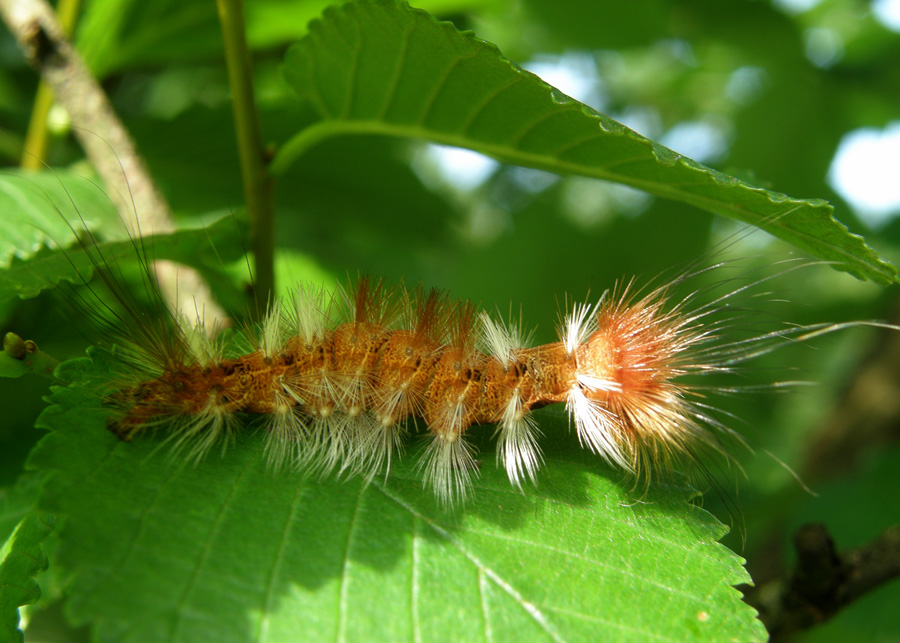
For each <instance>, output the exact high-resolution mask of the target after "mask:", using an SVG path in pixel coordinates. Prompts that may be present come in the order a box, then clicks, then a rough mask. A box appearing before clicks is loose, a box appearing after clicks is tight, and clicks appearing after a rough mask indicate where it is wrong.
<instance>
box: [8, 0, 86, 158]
mask: <svg viewBox="0 0 900 643" xmlns="http://www.w3.org/2000/svg"><path fill="white" fill-rule="evenodd" d="M80 7H81V0H60V1H59V4H58V5H57V6H56V14H57V16H58V20H59V25H60V28H61V29H62V31H63V33H65V34H66V36H69V37H71V35H72V32H73V31H74V30H75V21H76V19H77V17H78V10H79V8H80ZM52 106H53V90H52V89H50V86H49V85H47V83H46V82H45V81H44V80H43V79H41V81H40V82H39V83H38V88H37V93H36V94H35V97H34V106H33V107H32V110H31V120H30V122H29V123H28V133H27V134H26V135H25V152H24V153H23V154H22V163H21V165H22V167H23V168H24V169H26V170H40V169H42V167H43V164H44V163H45V162H46V160H47V139H48V133H47V118H48V116H49V114H50V108H51V107H52Z"/></svg>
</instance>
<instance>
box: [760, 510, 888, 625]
mask: <svg viewBox="0 0 900 643" xmlns="http://www.w3.org/2000/svg"><path fill="white" fill-rule="evenodd" d="M794 548H795V549H796V551H797V566H796V569H795V570H794V572H793V574H791V575H790V576H789V577H785V578H780V579H776V580H774V581H771V582H768V583H764V584H761V585H760V586H758V587H754V588H750V589H749V590H748V591H747V592H746V594H745V599H746V600H747V602H748V603H750V604H751V605H753V606H755V607H756V608H757V609H758V610H759V613H760V618H761V619H762V621H763V623H765V625H766V628H767V629H768V631H769V634H770V635H771V637H772V640H773V641H774V640H776V639H779V638H782V637H784V636H785V635H787V634H789V633H791V632H794V631H797V630H800V629H805V628H808V627H811V626H813V625H816V624H818V623H822V622H824V621H827V620H828V619H830V618H831V617H832V616H834V615H835V614H836V613H837V612H839V611H840V610H842V609H843V608H844V607H846V606H847V605H849V604H850V603H852V602H853V601H855V600H856V599H857V598H859V597H860V596H863V595H864V594H866V593H867V592H869V591H871V590H872V589H874V588H876V587H878V586H880V585H882V584H883V583H885V582H887V581H889V580H891V579H892V578H895V577H897V576H900V524H898V525H894V526H892V527H889V528H888V529H886V530H885V531H884V532H883V533H882V534H881V535H880V536H878V537H877V538H875V539H874V540H872V541H871V542H869V543H866V544H865V545H863V546H861V547H858V548H857V549H853V550H850V551H848V552H845V553H844V554H839V553H838V552H837V550H836V548H835V545H834V540H833V539H832V537H831V535H830V534H829V533H828V530H827V529H826V527H825V526H824V525H822V524H818V523H814V524H808V525H804V526H803V527H801V528H800V529H798V530H797V532H796V534H795V535H794Z"/></svg>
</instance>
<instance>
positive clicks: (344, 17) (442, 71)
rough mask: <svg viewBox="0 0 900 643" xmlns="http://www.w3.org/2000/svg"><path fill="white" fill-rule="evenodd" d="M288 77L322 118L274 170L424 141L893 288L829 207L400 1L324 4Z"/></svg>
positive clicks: (287, 68) (296, 50)
mask: <svg viewBox="0 0 900 643" xmlns="http://www.w3.org/2000/svg"><path fill="white" fill-rule="evenodd" d="M284 76H285V78H286V80H287V82H288V83H289V84H290V85H291V87H292V88H293V89H294V91H295V92H296V93H297V94H298V96H299V97H300V98H301V99H302V100H304V101H306V102H307V103H308V104H309V105H311V106H312V107H313V108H314V109H315V110H316V111H317V112H318V114H319V116H320V119H321V120H319V121H318V122H316V123H314V124H313V125H311V126H308V127H305V128H304V129H302V130H301V131H300V132H299V133H297V134H296V135H295V136H294V138H292V139H291V140H290V141H288V143H286V144H285V145H284V147H283V148H282V149H281V151H280V152H279V154H278V156H276V158H275V160H274V162H273V164H272V168H273V171H275V172H283V171H285V170H286V169H287V168H288V167H289V166H290V165H291V164H292V163H294V161H295V159H296V158H297V156H299V155H301V154H303V153H304V152H305V151H306V150H307V149H308V148H309V147H311V146H313V145H315V144H317V143H318V142H319V141H321V140H322V139H324V138H327V137H331V136H337V135H347V134H364V133H368V134H386V135H392V136H405V137H415V138H424V139H428V140H431V141H435V142H439V143H444V144H448V145H456V146H460V147H467V148H471V149H473V150H476V151H478V152H482V153H484V154H487V155H489V156H493V157H495V158H497V159H499V160H501V161H503V162H506V163H512V164H516V165H524V166H528V167H534V168H538V169H542V170H547V171H550V172H556V173H565V174H580V175H584V176H590V177H594V178H600V179H606V180H611V181H616V182H619V183H624V184H626V185H630V186H633V187H636V188H639V189H641V190H645V191H647V192H650V193H651V194H655V195H657V196H661V197H665V198H668V199H675V200H679V201H683V202H685V203H689V204H691V205H694V206H696V207H699V208H703V209H705V210H709V211H711V212H714V213H716V214H719V215H723V216H727V217H731V218H734V219H737V220H739V221H742V222H745V223H749V224H752V225H755V226H759V227H761V228H763V229H764V230H766V231H768V232H770V233H772V234H773V235H775V236H777V237H780V238H782V239H784V240H786V241H788V242H790V243H792V244H794V245H796V246H797V247H799V248H802V249H804V250H806V251H808V252H810V253H812V254H814V255H816V256H818V257H820V258H822V259H825V260H827V261H829V262H833V263H834V265H835V267H838V268H840V269H842V270H846V271H848V272H851V273H852V274H854V275H856V276H858V277H861V278H867V279H872V280H873V281H877V282H879V283H890V282H892V281H894V280H895V278H896V275H897V270H896V268H894V267H893V266H891V265H890V264H888V263H886V262H884V261H883V260H881V259H880V258H879V257H878V256H877V254H876V253H875V252H874V251H873V250H872V249H871V248H869V247H868V246H867V245H866V244H865V242H864V241H863V239H862V238H861V237H859V236H857V235H854V234H851V233H850V232H849V231H848V230H847V228H846V227H845V226H844V225H843V224H841V223H839V222H838V221H836V220H835V219H834V218H833V216H832V208H831V206H829V205H828V204H827V203H826V202H825V201H822V200H819V199H813V200H807V199H795V198H791V197H789V196H786V195H784V194H780V193H777V192H772V191H770V190H764V189H761V188H757V187H754V186H752V185H750V184H748V183H745V182H743V181H741V180H739V179H737V178H735V177H732V176H728V175H727V174H724V173H722V172H719V171H716V170H713V169H710V168H707V167H705V166H703V165H701V164H699V163H697V162H696V161H693V160H692V159H689V158H687V157H685V156H682V155H680V154H677V153H676V152H673V151H672V150H669V149H667V148H665V147H663V146H661V145H659V144H657V143H655V142H653V141H650V140H648V139H646V138H644V137H642V136H640V135H639V134H637V133H636V132H634V131H632V130H630V129H628V128H626V127H625V126H623V125H621V124H620V123H617V122H616V121H614V120H612V119H610V118H608V117H606V116H604V115H602V114H599V113H597V112H596V111H594V110H592V109H591V108H590V107H587V106H586V105H583V104H581V103H578V102H577V101H575V100H573V99H571V98H569V97H568V96H566V95H564V94H562V93H561V92H560V91H559V90H557V89H555V88H553V87H551V86H549V85H547V84H546V83H544V82H543V81H541V80H540V79H539V78H538V77H537V76H534V75H533V74H531V73H529V72H526V71H524V70H522V69H521V68H519V67H517V66H516V65H515V64H513V63H512V62H510V61H508V60H506V59H505V58H503V57H502V55H501V54H500V52H499V51H498V50H497V48H496V47H495V46H493V45H491V44H490V43H486V42H484V41H482V40H479V39H477V38H476V37H475V36H474V35H473V34H471V33H468V32H460V31H458V30H457V29H456V28H455V27H454V26H453V25H451V24H450V23H443V22H438V21H436V20H435V19H434V18H433V17H431V16H430V15H429V14H427V13H425V12H423V11H419V10H415V9H411V8H409V6H407V5H400V4H396V3H394V2H391V1H389V0H381V1H360V2H353V3H348V4H345V5H342V6H341V7H331V8H329V9H328V10H326V12H325V14H324V17H323V18H322V19H321V20H319V21H316V22H314V23H312V24H311V25H310V30H309V33H308V35H307V36H305V37H304V38H303V39H302V40H301V41H300V42H299V43H297V44H296V45H294V46H293V47H292V48H291V49H290V50H289V51H288V54H287V56H286V59H285V64H284Z"/></svg>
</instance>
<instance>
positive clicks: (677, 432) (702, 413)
mask: <svg viewBox="0 0 900 643" xmlns="http://www.w3.org/2000/svg"><path fill="white" fill-rule="evenodd" d="M135 247H136V248H137V249H138V252H139V254H141V253H146V249H144V248H143V247H142V246H141V245H140V244H138V243H136V244H135ZM86 249H88V250H89V248H87V247H86ZM143 259H144V261H143V265H144V266H145V271H146V273H147V274H146V275H145V277H146V278H147V282H148V284H152V276H153V275H152V270H151V269H150V268H149V266H150V263H151V262H149V261H147V260H146V259H147V257H146V254H143ZM94 261H95V263H96V264H97V265H98V266H102V265H103V263H104V261H103V257H102V255H100V256H96V257H95V259H94ZM723 265H724V264H716V265H713V266H710V267H706V268H701V269H694V270H693V271H691V270H686V271H684V272H683V273H681V274H680V275H678V276H676V277H675V278H674V279H670V280H668V281H665V282H663V283H661V284H660V285H657V286H655V287H648V288H646V289H644V290H642V289H640V288H638V287H637V285H636V283H635V281H633V280H632V281H627V282H622V283H621V284H619V285H617V286H615V287H613V288H612V289H610V290H608V291H607V292H605V293H604V294H603V296H601V297H600V298H599V299H598V300H597V301H595V302H593V303H588V302H585V303H575V304H573V305H571V306H570V307H569V309H568V310H567V311H566V312H565V313H564V314H563V315H562V317H561V321H560V323H559V325H558V328H557V333H556V334H557V338H556V341H555V342H552V343H547V344H543V345H537V346H530V345H529V344H530V343H531V342H530V334H529V333H527V332H525V331H524V327H523V324H522V321H521V320H514V319H512V318H509V319H506V320H504V319H502V318H501V317H500V316H496V315H491V314H489V313H488V312H486V311H484V310H478V309H477V307H476V306H475V305H474V304H472V303H471V302H467V301H454V300H452V299H451V298H450V297H449V296H448V295H447V293H445V292H442V291H440V290H437V289H428V290H426V289H424V288H422V287H417V288H411V289H409V288H406V287H405V286H404V285H403V284H398V285H393V286H392V285H388V284H387V283H386V282H384V281H383V280H380V279H376V278H373V277H370V276H362V277H360V278H358V279H357V280H355V281H350V282H348V283H347V285H346V286H345V287H343V288H341V289H340V290H339V291H338V292H337V293H336V294H334V295H329V294H327V293H326V292H325V291H324V290H322V289H318V288H316V287H313V286H310V285H301V286H299V287H298V288H297V289H296V291H295V292H294V294H293V296H292V297H291V298H290V299H288V300H287V301H284V302H275V303H273V304H271V305H270V306H269V307H268V310H267V312H266V313H265V315H264V317H263V319H262V321H260V322H259V323H258V324H256V325H251V326H247V327H245V328H244V331H243V332H242V333H240V335H241V337H242V339H241V341H239V342H237V344H238V345H239V346H240V345H242V347H241V348H237V347H233V348H231V349H227V348H226V346H225V342H223V341H222V340H221V338H217V337H216V336H215V333H212V334H211V333H209V332H208V329H207V324H205V323H204V321H203V319H202V316H200V318H199V319H197V320H195V321H189V320H188V319H187V317H186V316H185V315H184V314H183V313H182V311H179V310H177V309H173V308H169V307H164V313H163V315H162V317H161V319H159V320H156V321H154V322H152V323H147V321H146V320H142V319H141V315H140V314H139V313H138V312H137V311H136V310H135V308H134V306H133V305H131V304H128V297H127V294H126V293H125V292H123V290H122V288H121V287H119V285H118V284H117V283H116V281H115V279H114V278H112V277H110V276H107V277H106V279H107V283H108V284H109V285H110V286H111V287H112V288H113V290H114V291H116V292H117V293H118V296H119V298H120V300H122V301H123V303H125V304H126V305H125V310H126V311H127V312H126V313H118V312H116V313H115V314H114V317H113V320H112V322H109V321H106V322H101V324H102V325H103V326H104V328H105V330H106V334H107V335H108V336H110V338H111V339H112V340H113V342H112V343H114V344H116V349H115V350H114V351H113V352H112V353H111V354H112V355H113V361H114V363H115V364H116V365H117V368H116V374H115V375H114V377H113V378H112V379H111V381H110V382H109V383H108V386H107V388H106V389H105V391H104V395H103V400H104V403H105V405H106V407H107V409H108V411H109V427H110V429H111V430H112V431H113V433H115V434H116V435H117V436H118V437H119V438H120V439H122V440H125V441H130V440H132V439H135V438H138V437H140V436H143V435H144V434H147V433H159V434H161V440H162V442H163V443H166V444H171V445H172V447H173V449H174V452H175V453H181V454H184V455H186V456H187V457H188V458H189V459H191V460H193V461H200V460H202V459H203V458H204V457H205V456H206V455H207V454H208V453H209V452H210V451H211V450H213V449H214V448H217V447H218V446H222V448H225V447H227V444H228V443H229V442H230V441H231V440H232V439H233V438H234V436H235V435H236V432H237V431H239V430H242V429H243V428H244V427H246V426H247V422H245V421H244V420H243V419H242V418H243V417H245V416H258V417H260V418H262V421H261V423H260V424H261V425H262V429H263V432H264V434H265V440H264V444H265V446H264V449H265V456H266V459H267V461H268V463H269V464H270V465H271V467H272V468H273V469H275V470H278V469H281V468H284V467H296V468H301V469H308V470H311V471H315V472H320V473H328V472H332V471H338V472H341V473H349V474H356V475H360V476H362V477H363V478H365V479H368V480H371V479H372V478H373V477H375V476H376V475H384V476H387V475H389V471H390V465H391V462H392V459H393V458H394V457H396V456H397V454H398V453H399V452H400V451H401V450H402V447H403V445H404V444H405V443H406V442H408V440H407V438H408V435H409V434H411V433H413V432H415V431H416V429H419V432H421V433H422V434H424V435H425V436H426V439H427V445H426V447H425V448H424V449H423V450H422V452H421V456H420V461H419V469H420V470H421V472H422V476H423V481H424V484H425V485H426V486H428V487H431V488H432V489H433V491H434V493H435V495H436V497H437V499H438V500H439V501H440V502H441V503H443V504H445V505H451V506H452V505H454V504H457V503H461V502H463V501H464V500H465V498H466V497H467V495H468V494H469V492H470V490H471V487H472V482H473V479H474V477H475V476H476V475H477V472H478V461H477V459H476V455H477V454H476V453H475V450H474V448H473V446H472V444H471V443H470V441H469V440H468V438H467V431H468V430H469V428H470V427H471V426H472V425H476V424H493V425H495V427H496V429H495V433H494V437H495V439H496V444H497V447H496V454H497V459H498V462H499V464H500V465H502V466H503V467H504V468H505V470H506V473H507V476H508V478H509V481H510V483H511V484H512V485H513V486H514V487H516V488H517V489H520V490H521V489H522V488H523V485H524V484H525V483H526V482H536V481H537V479H538V470H539V468H540V465H541V449H540V440H541V439H542V437H543V436H542V434H541V431H540V428H539V427H538V425H537V423H536V422H535V420H534V418H533V416H532V415H531V412H532V411H534V410H536V409H539V408H541V407H544V406H547V405H551V404H563V405H565V408H566V410H567V412H568V415H569V418H570V424H571V425H573V426H574V430H575V432H576V434H577V437H578V440H579V442H580V444H581V445H582V446H583V447H584V448H586V449H588V450H590V451H591V452H593V453H595V454H597V455H599V456H600V457H601V458H602V459H604V460H605V461H606V462H608V463H609V464H610V465H612V466H613V467H615V468H618V469H621V470H623V471H625V472H627V473H628V474H631V475H632V476H633V477H634V479H635V480H644V481H645V482H646V481H649V479H650V477H651V476H652V473H653V472H654V471H657V470H668V469H670V468H671V467H672V466H673V465H674V463H675V462H677V461H678V460H679V459H683V458H687V459H689V460H690V459H693V458H694V457H695V453H696V452H697V451H698V450H700V449H702V448H710V449H712V450H715V451H719V452H723V448H722V447H721V445H720V437H721V436H722V435H732V436H735V437H737V438H738V439H740V438H739V436H736V434H735V433H734V432H733V431H732V430H731V429H729V428H728V426H727V425H726V424H725V423H723V422H722V421H720V420H719V419H718V416H717V413H716V412H715V407H714V405H713V404H712V403H711V402H710V401H709V399H708V397H709V394H710V391H709V390H708V389H706V388H704V387H702V386H698V385H697V384H696V383H695V381H696V379H697V376H707V375H711V374H716V373H718V374H734V373H737V372H739V370H740V369H741V367H742V365H743V364H744V363H746V362H748V361H750V360H752V359H754V358H756V357H758V356H760V355H762V354H764V353H767V352H769V351H771V350H774V349H775V348H776V347H777V346H779V345H781V344H783V343H785V342H786V341H803V340H806V339H809V338H812V337H814V336H817V335H820V334H823V333H828V332H832V331H835V330H839V329H841V328H845V327H847V326H849V325H861V324H869V322H855V323H853V324H820V325H814V326H800V327H796V326H789V325H785V326H783V327H778V328H776V329H775V330H770V331H768V332H757V333H751V334H750V336H749V337H746V338H744V339H738V340H736V339H734V337H733V336H732V335H731V333H733V332H734V331H736V330H740V329H746V328H748V327H752V326H751V325H750V324H749V323H748V321H747V318H748V314H749V313H748V311H747V310H745V309H743V308H741V307H739V306H735V304H736V303H737V301H738V300H739V299H741V298H742V296H744V295H747V294H748V293H749V292H752V291H753V290H754V289H758V287H759V286H760V284H762V283H764V282H765V281H766V278H762V279H758V280H756V281H751V282H750V283H748V284H744V285H740V286H738V287H735V286H734V285H733V284H731V282H725V283H723V284H719V285H720V286H724V292H722V293H721V294H718V295H714V294H713V292H712V290H711V289H710V290H705V289H698V290H689V291H688V294H686V295H676V294H675V291H676V290H678V288H679V287H680V286H682V285H683V284H685V283H690V282H691V280H692V279H694V278H696V277H698V275H699V274H702V273H705V272H707V271H711V270H716V269H720V268H722V267H723ZM806 265H809V264H808V263H802V262H799V263H798V262H794V263H789V264H787V266H786V268H785V270H793V269H795V268H799V267H802V266H806ZM157 298H158V295H157ZM704 299H705V301H704ZM159 303H161V300H159ZM123 314H124V315H125V316H126V317H128V316H130V317H131V319H130V320H129V319H125V318H123V317H121V315H123ZM135 322H137V323H135ZM213 325H215V323H214V324H213ZM135 327H137V328H138V331H137V333H136V334H135V330H134V329H135ZM551 437H552V436H551ZM726 455H727V454H726Z"/></svg>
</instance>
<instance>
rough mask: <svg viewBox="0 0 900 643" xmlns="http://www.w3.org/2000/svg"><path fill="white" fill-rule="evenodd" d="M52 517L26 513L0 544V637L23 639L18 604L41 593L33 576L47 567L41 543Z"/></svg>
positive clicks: (48, 531) (10, 639)
mask: <svg viewBox="0 0 900 643" xmlns="http://www.w3.org/2000/svg"><path fill="white" fill-rule="evenodd" d="M53 524H54V521H53V517H52V516H42V515H38V514H35V513H29V514H28V515H26V516H25V517H24V518H23V519H22V520H21V522H19V525H18V526H17V527H16V529H15V531H14V532H13V533H12V535H11V536H10V537H9V538H8V539H7V540H6V542H5V543H4V545H3V547H2V548H0V619H2V626H0V640H2V641H23V640H24V636H23V635H22V632H21V630H19V607H21V606H22V605H30V604H31V603H34V602H36V601H37V600H38V599H39V598H40V597H41V588H40V587H39V586H38V584H37V582H35V580H34V577H35V576H36V575H37V573H38V572H41V571H43V570H45V569H47V556H46V555H45V554H44V550H43V548H42V547H41V543H42V542H43V541H44V539H45V538H46V537H47V536H48V535H49V534H50V532H51V531H53Z"/></svg>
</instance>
